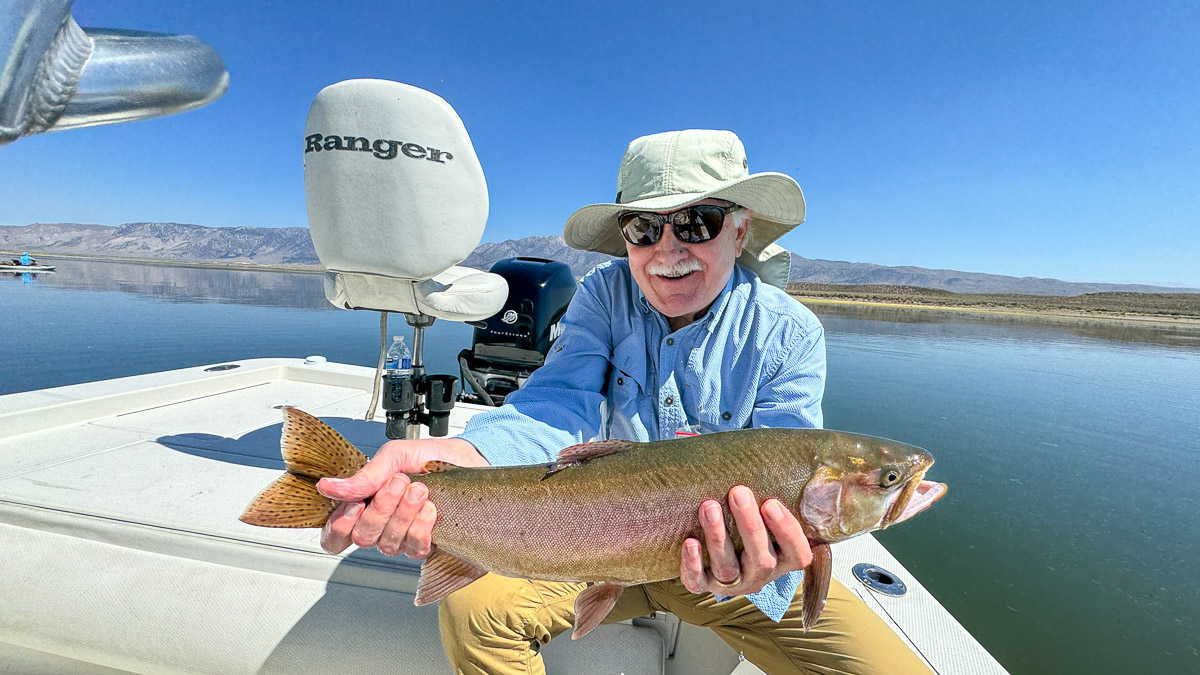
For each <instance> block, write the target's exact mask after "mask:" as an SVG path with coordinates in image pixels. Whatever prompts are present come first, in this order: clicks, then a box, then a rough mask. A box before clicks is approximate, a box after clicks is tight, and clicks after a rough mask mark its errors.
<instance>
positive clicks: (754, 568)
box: [729, 485, 778, 588]
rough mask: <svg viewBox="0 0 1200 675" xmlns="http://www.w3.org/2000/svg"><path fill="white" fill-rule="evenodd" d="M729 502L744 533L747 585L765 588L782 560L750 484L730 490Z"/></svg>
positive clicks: (743, 558)
mask: <svg viewBox="0 0 1200 675" xmlns="http://www.w3.org/2000/svg"><path fill="white" fill-rule="evenodd" d="M729 506H730V511H732V512H733V519H734V522H736V523H737V529H738V534H739V535H741V537H742V565H741V571H742V577H743V581H745V583H746V585H748V586H754V587H757V588H761V587H762V585H763V584H765V583H766V582H768V581H770V580H771V578H772V576H773V573H774V572H775V565H776V564H777V562H778V560H777V559H776V557H775V549H774V547H773V546H772V545H771V537H770V535H768V534H767V526H766V525H765V524H764V523H763V517H762V514H761V513H759V510H758V501H757V500H756V499H755V498H754V493H753V492H751V491H750V488H748V487H745V486H744V485H739V486H737V487H735V488H733V489H732V490H730V491H729Z"/></svg>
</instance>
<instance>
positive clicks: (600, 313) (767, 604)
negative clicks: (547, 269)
mask: <svg viewBox="0 0 1200 675" xmlns="http://www.w3.org/2000/svg"><path fill="white" fill-rule="evenodd" d="M562 327H563V330H562V333H561V335H560V336H559V338H558V340H557V341H555V343H554V345H553V346H552V347H551V349H550V354H549V355H548V356H547V358H546V364H545V365H544V366H542V367H541V368H539V369H538V370H536V371H535V372H534V373H533V375H532V376H531V377H530V378H529V380H528V381H527V382H526V383H525V384H524V386H522V387H521V389H519V390H518V391H515V392H513V393H511V394H509V395H508V397H507V398H506V399H505V404H504V405H503V406H501V407H499V408H496V409H495V410H489V411H486V412H482V413H479V414H477V415H475V416H474V417H472V418H471V419H470V421H469V422H468V423H467V427H466V430H465V431H464V432H463V433H462V434H461V435H460V437H461V438H463V439H465V440H467V441H468V442H470V443H471V444H472V445H474V446H475V447H476V448H477V449H478V450H479V452H480V453H481V454H482V455H483V456H484V457H485V458H486V459H487V460H488V461H489V462H490V463H491V464H492V465H493V466H501V465H514V464H540V463H548V462H551V461H553V458H554V457H555V456H556V455H557V454H558V451H559V450H561V449H562V448H565V447H567V446H570V445H574V444H576V443H582V442H585V441H587V440H592V439H605V438H622V439H626V440H631V441H642V442H645V441H653V440H666V439H671V438H675V432H676V431H677V430H679V429H680V428H682V427H693V428H695V427H698V428H699V429H700V431H702V432H715V431H728V430H733V429H743V428H747V427H820V426H821V397H822V395H823V393H824V390H825V334H824V329H822V327H821V323H820V321H818V320H817V317H816V316H814V315H813V313H812V312H810V311H809V310H808V308H806V307H804V305H802V304H800V303H799V302H797V301H796V300H795V299H793V298H791V297H789V296H788V295H787V294H786V293H784V292H783V291H781V290H779V289H778V288H775V287H773V286H770V285H768V284H765V283H763V282H761V281H760V280H759V279H758V277H757V276H756V275H755V274H754V273H753V272H751V271H749V270H747V269H745V268H744V267H742V266H740V265H735V266H734V270H733V274H732V275H730V279H729V281H728V282H727V283H726V286H725V289H724V290H723V291H722V292H721V294H720V295H719V296H718V297H717V299H716V301H715V302H713V305H712V307H711V308H710V309H709V311H708V313H707V314H706V315H705V316H704V317H702V318H701V319H698V320H696V321H694V322H692V323H690V324H688V325H687V326H684V327H683V328H681V329H679V330H677V331H674V332H671V329H670V328H669V327H668V325H667V321H666V318H665V317H663V315H662V314H660V313H659V312H658V311H657V310H655V309H654V308H653V307H651V306H650V303H649V302H648V301H647V300H646V296H645V295H643V294H642V291H641V289H640V288H638V286H637V284H636V283H634V280H633V277H632V275H631V274H630V271H629V262H628V261H627V260H614V261H611V262H608V263H605V264H603V265H600V266H598V267H597V268H595V269H594V270H592V271H591V272H589V273H588V274H587V276H585V277H584V278H583V280H582V281H581V282H580V284H579V288H578V290H577V291H576V292H575V297H574V298H573V299H572V300H571V304H570V306H569V307H568V309H567V313H566V315H565V316H564V317H563V319H562ZM697 506H698V505H697ZM802 575H803V573H802V572H792V573H790V574H787V575H784V576H782V577H780V578H779V579H777V580H775V581H774V582H772V583H771V584H769V585H767V586H766V587H764V588H763V589H762V590H761V591H759V592H758V593H754V594H752V595H749V596H747V597H748V598H749V599H750V601H751V602H753V603H754V604H755V606H757V607H758V608H759V609H761V610H762V611H763V613H764V614H766V615H767V616H770V617H771V618H773V619H774V620H776V621H779V620H780V619H781V618H782V617H783V614H784V612H786V611H787V608H788V606H789V605H790V604H791V601H792V597H793V596H794V595H795V592H796V588H797V587H798V586H799V583H800V579H801V578H802Z"/></svg>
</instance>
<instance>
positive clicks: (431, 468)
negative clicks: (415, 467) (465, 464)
mask: <svg viewBox="0 0 1200 675" xmlns="http://www.w3.org/2000/svg"><path fill="white" fill-rule="evenodd" d="M457 468H459V467H458V465H457V464H452V463H450V462H444V461H442V460H440V459H431V460H429V461H428V462H425V464H424V466H422V467H421V470H422V471H424V472H425V473H441V472H443V471H449V470H451V469H457Z"/></svg>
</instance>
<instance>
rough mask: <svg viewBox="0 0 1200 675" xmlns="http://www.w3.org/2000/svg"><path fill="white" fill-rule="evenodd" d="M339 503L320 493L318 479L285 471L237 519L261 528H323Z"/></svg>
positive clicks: (251, 501)
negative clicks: (305, 477)
mask: <svg viewBox="0 0 1200 675" xmlns="http://www.w3.org/2000/svg"><path fill="white" fill-rule="evenodd" d="M335 508H337V502H335V501H334V500H332V499H329V498H328V497H326V496H325V495H322V494H321V493H320V492H317V486H316V484H315V481H312V480H306V479H304V478H301V477H299V476H294V475H292V474H290V473H285V474H283V475H282V476H280V477H279V478H276V479H275V482H273V483H271V484H270V485H268V486H267V487H265V488H264V489H263V491H262V492H259V493H258V495H257V496H255V497H254V499H252V500H250V505H249V506H247V507H246V510H245V512H243V513H242V515H241V517H240V518H238V520H240V521H242V522H243V523H246V524H248V525H258V526H260V527H321V526H322V525H324V524H325V521H327V520H329V516H330V514H332V513H333V510H334V509H335Z"/></svg>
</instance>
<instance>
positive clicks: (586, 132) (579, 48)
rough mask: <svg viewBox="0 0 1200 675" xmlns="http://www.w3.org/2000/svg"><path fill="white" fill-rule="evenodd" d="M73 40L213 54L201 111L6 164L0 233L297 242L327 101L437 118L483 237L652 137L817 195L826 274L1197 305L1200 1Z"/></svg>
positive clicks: (675, 13) (570, 194) (278, 23)
mask: <svg viewBox="0 0 1200 675" xmlns="http://www.w3.org/2000/svg"><path fill="white" fill-rule="evenodd" d="M74 15H75V17H76V19H77V21H78V22H79V23H80V25H83V26H85V27H86V26H96V27H108V28H128V29H141V30H151V31H162V32H174V33H186V34H191V35H196V36H197V37H199V38H201V39H202V40H204V41H206V42H208V43H209V44H211V45H213V46H214V47H215V48H216V49H217V50H218V51H219V52H220V53H221V55H222V56H223V57H224V59H225V62H226V64H227V66H228V68H229V72H230V87H229V91H228V93H227V94H226V95H225V96H224V97H223V98H221V99H220V100H218V101H217V102H216V103H213V104H211V105H209V106H207V107H204V108H200V109H198V110H195V111H191V112H187V113H183V114H180V115H175V116H170V117H163V118H158V119H153V120H146V121H142V122H136V123H131V124H122V125H116V126H105V127H95V128H91V129H83V130H77V131H68V132H62V133H53V134H43V135H40V136H34V137H30V138H26V139H22V140H20V141H17V142H16V143H13V144H10V145H8V146H4V147H0V224H6V225H24V224H27V223H33V222H81V223H100V224H105V225H116V224H121V223H125V222H136V221H164V222H180V223H196V224H201V225H209V226H217V227H232V226H239V225H253V226H263V227H281V226H305V225H307V220H306V216H305V209H304V192H303V174H302V167H301V150H302V135H303V128H304V122H305V117H306V115H307V113H308V106H309V104H310V103H311V101H312V98H313V96H314V95H316V93H317V92H318V91H319V90H320V89H321V88H322V87H324V86H326V85H328V84H331V83H333V82H337V81H340V80H344V79H349V78H356V77H377V78H386V79H392V80H397V81H400V82H405V83H408V84H412V85H415V86H418V87H422V88H424V89H428V90H430V91H433V92H434V93H436V94H438V95H440V96H442V97H443V98H445V99H446V100H447V101H448V102H449V103H450V104H451V105H452V106H454V108H455V109H456V110H457V111H458V113H459V115H460V116H461V117H462V118H463V121H464V122H465V124H466V127H467V130H468V132H469V133H470V134H471V137H472V140H473V141H474V143H475V148H476V151H477V152H478V154H479V157H480V160H481V162H482V163H483V168H484V172H485V174H486V176H487V180H488V187H489V193H490V199H491V214H490V218H489V222H488V229H487V232H486V233H485V235H484V241H502V240H504V239H509V238H519V237H523V236H528V235H535V234H536V235H546V234H561V231H562V230H561V228H562V223H563V221H564V220H565V219H566V217H567V216H568V215H569V214H570V213H571V212H572V211H573V210H574V209H575V208H577V207H579V206H582V205H584V204H588V203H593V202H600V201H608V200H609V199H611V197H612V195H613V194H614V191H615V183H616V173H617V167H618V163H619V161H620V157H621V153H622V152H623V151H624V148H625V145H626V144H627V143H628V142H629V141H630V140H631V139H632V138H634V137H636V136H640V135H642V134H647V133H653V132H658V131H666V130H671V129H678V128H722V129H731V130H733V131H735V132H737V133H738V134H739V135H740V136H741V138H742V140H743V141H744V143H745V145H746V149H747V152H748V154H749V158H750V169H751V171H781V172H784V173H787V174H790V175H791V176H793V177H794V178H796V180H798V181H799V182H800V185H801V186H802V187H803V188H804V191H805V195H806V197H807V201H808V222H807V223H805V224H804V225H803V226H802V227H800V228H798V229H796V230H795V231H793V232H792V233H791V234H789V235H788V236H786V237H785V238H784V239H783V240H782V241H781V243H782V244H783V245H784V246H786V247H787V248H789V249H791V250H793V251H795V252H796V253H798V254H800V255H803V256H806V257H811V258H824V259H831V260H849V261H857V262H871V263H879V264H886V265H916V266H921V267H929V268H949V269H958V270H965V271H973V272H993V273H999V274H1011V275H1017V276H1044V277H1055V278H1060V279H1068V280H1087V281H1142V282H1174V283H1180V284H1188V285H1191V286H1198V287H1200V4H1197V3H1194V2H1104V1H1098V2H1088V3H1073V2H1072V3H1046V2H1010V1H996V2H965V3H952V2H916V1H906V2H865V1H856V2H801V1H798V0H790V1H787V2H754V1H742V2H729V3H714V2H648V1H646V0H641V1H639V2H628V3H627V2H589V3H572V2H543V3H536V4H535V3H523V2H515V1H512V2H457V1H454V0H444V1H439V2H420V3H417V2H399V1H396V2H383V1H379V2H354V1H352V0H347V1H345V2H332V1H327V2H300V1H291V2H282V1H272V2H250V1H246V0H238V1H236V2H234V1H225V0H211V1H208V2H163V1H162V0H127V1H122V0H76V3H75V9H74Z"/></svg>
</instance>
